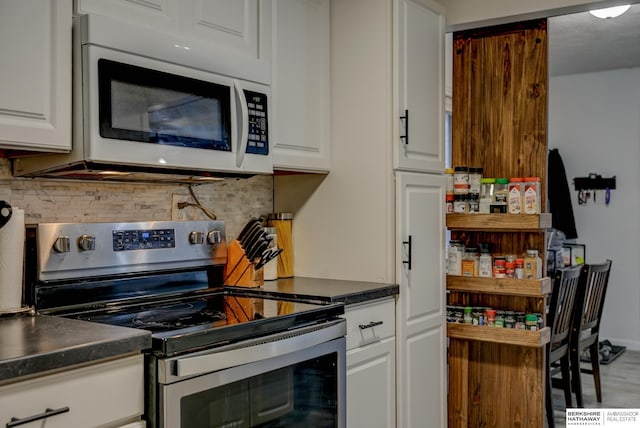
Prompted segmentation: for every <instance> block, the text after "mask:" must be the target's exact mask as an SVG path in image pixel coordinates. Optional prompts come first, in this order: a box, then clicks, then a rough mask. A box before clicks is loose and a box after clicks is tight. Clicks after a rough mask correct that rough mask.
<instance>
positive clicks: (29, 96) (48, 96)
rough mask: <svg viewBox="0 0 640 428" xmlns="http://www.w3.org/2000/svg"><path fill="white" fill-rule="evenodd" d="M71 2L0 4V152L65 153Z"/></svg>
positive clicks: (68, 132)
mask: <svg viewBox="0 0 640 428" xmlns="http://www.w3.org/2000/svg"><path fill="white" fill-rule="evenodd" d="M71 15H72V3H71V0H48V1H42V0H20V1H4V2H2V3H1V4H0V56H1V57H2V61H0V76H1V78H0V148H6V149H19V150H34V151H51V152H63V151H69V150H71Z"/></svg>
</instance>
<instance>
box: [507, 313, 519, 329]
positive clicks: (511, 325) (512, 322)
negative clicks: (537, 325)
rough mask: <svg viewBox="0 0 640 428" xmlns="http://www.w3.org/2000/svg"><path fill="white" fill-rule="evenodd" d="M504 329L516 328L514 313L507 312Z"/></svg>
mask: <svg viewBox="0 0 640 428" xmlns="http://www.w3.org/2000/svg"><path fill="white" fill-rule="evenodd" d="M504 328H516V314H515V312H513V311H506V312H505V315H504Z"/></svg>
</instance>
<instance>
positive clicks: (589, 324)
mask: <svg viewBox="0 0 640 428" xmlns="http://www.w3.org/2000/svg"><path fill="white" fill-rule="evenodd" d="M610 272H611V260H607V261H606V262H604V263H599V264H589V265H585V266H584V269H583V275H584V276H585V280H584V287H582V288H580V289H579V290H578V295H577V297H576V298H577V299H578V303H577V304H576V309H578V308H579V309H580V310H576V313H575V314H574V319H573V326H572V332H571V351H570V360H571V379H572V388H573V390H574V392H575V394H576V402H577V403H578V407H583V406H584V403H583V399H582V381H581V378H580V373H581V372H582V373H588V374H592V375H593V383H594V386H595V390H596V399H597V400H598V403H602V387H601V385H600V353H599V349H598V344H599V331H600V319H601V317H602V308H603V307H604V298H605V295H606V292H607V285H608V283H609V274H610ZM585 349H588V350H589V356H590V359H591V369H587V368H581V367H580V354H581V353H582V351H584V350H585Z"/></svg>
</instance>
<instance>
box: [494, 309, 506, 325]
mask: <svg viewBox="0 0 640 428" xmlns="http://www.w3.org/2000/svg"><path fill="white" fill-rule="evenodd" d="M504 315H505V312H504V311H496V321H495V323H494V324H493V326H494V327H499V328H503V327H504Z"/></svg>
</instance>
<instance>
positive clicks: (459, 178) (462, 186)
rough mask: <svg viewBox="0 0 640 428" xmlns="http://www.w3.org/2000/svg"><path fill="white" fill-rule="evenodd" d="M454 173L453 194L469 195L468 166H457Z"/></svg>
mask: <svg viewBox="0 0 640 428" xmlns="http://www.w3.org/2000/svg"><path fill="white" fill-rule="evenodd" d="M453 171H454V172H453V193H454V194H456V195H468V194H469V168H468V167H466V166H457V167H455V168H454V170H453Z"/></svg>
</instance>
